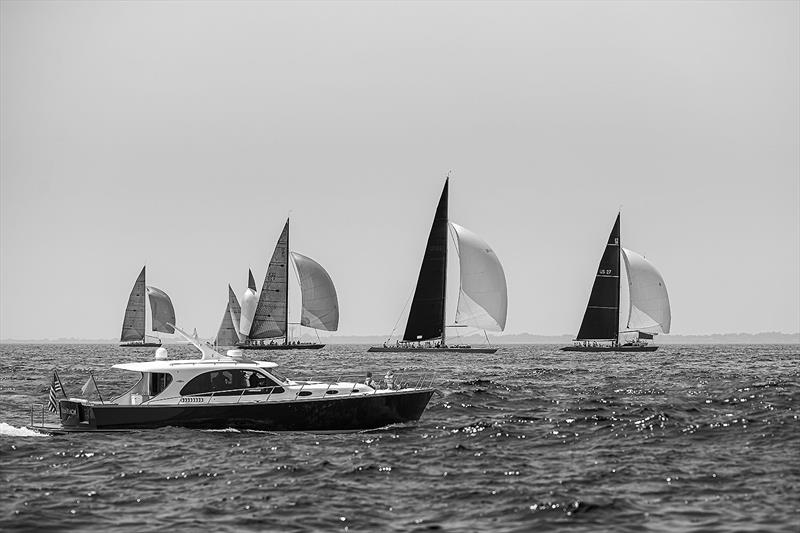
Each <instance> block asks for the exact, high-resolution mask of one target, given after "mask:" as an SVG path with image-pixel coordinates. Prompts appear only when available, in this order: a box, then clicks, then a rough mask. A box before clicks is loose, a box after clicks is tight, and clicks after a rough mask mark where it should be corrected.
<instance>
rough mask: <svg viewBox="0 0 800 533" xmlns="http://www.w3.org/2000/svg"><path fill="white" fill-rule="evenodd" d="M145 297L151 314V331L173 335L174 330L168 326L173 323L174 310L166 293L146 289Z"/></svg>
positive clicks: (154, 289) (159, 290) (154, 288)
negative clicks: (148, 300)
mask: <svg viewBox="0 0 800 533" xmlns="http://www.w3.org/2000/svg"><path fill="white" fill-rule="evenodd" d="M147 296H148V298H149V299H150V310H151V311H152V313H153V331H160V332H161V333H175V328H173V327H172V326H171V325H170V324H174V323H175V309H174V308H173V307H172V300H170V299H169V296H167V293H166V292H164V291H162V290H161V289H157V288H156V287H147Z"/></svg>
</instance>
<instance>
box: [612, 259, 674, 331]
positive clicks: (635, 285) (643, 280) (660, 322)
mask: <svg viewBox="0 0 800 533" xmlns="http://www.w3.org/2000/svg"><path fill="white" fill-rule="evenodd" d="M622 258H623V260H624V262H625V269H626V271H627V274H628V290H629V293H630V311H629V314H628V320H627V329H629V330H636V331H644V332H646V333H669V327H670V322H671V321H672V314H671V312H670V308H669V296H668V295H667V285H666V283H664V278H663V277H662V276H661V273H660V272H659V271H658V270H656V267H654V266H653V265H652V263H650V262H649V261H648V260H647V259H645V258H644V257H642V256H641V255H639V254H637V253H636V252H634V251H631V250H628V249H627V248H623V249H622Z"/></svg>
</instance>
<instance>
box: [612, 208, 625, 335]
mask: <svg viewBox="0 0 800 533" xmlns="http://www.w3.org/2000/svg"><path fill="white" fill-rule="evenodd" d="M621 216H622V211H617V222H616V224H615V225H614V227H615V228H616V229H617V250H618V254H619V255H618V259H617V291H616V293H615V294H616V295H617V299H616V301H615V303H614V305H615V307H616V308H617V314H616V317H617V328H616V330H615V331H616V332H617V333H616V335H615V337H614V344H619V298H620V291H621V290H622V287H621V284H622V269H623V268H624V264H623V262H622V228H620V220H619V219H620V217H621Z"/></svg>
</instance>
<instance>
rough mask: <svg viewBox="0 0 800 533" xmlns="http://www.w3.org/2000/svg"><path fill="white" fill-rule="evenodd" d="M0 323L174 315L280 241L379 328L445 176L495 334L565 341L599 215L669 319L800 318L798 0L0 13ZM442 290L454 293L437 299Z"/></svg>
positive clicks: (718, 324) (64, 331)
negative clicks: (503, 320)
mask: <svg viewBox="0 0 800 533" xmlns="http://www.w3.org/2000/svg"><path fill="white" fill-rule="evenodd" d="M0 21H1V22H0V24H2V28H1V29H2V35H1V36H0V39H2V42H1V43H0V44H1V45H2V67H1V71H0V89H1V90H2V95H1V97H2V98H1V102H0V105H1V108H0V111H1V117H2V118H1V122H2V124H1V132H0V133H1V135H2V139H0V143H1V144H0V150H1V151H0V208H1V209H0V224H1V227H0V337H2V338H45V337H48V338H55V337H62V336H63V337H84V338H109V337H115V336H117V335H119V330H120V327H121V322H122V315H123V311H124V307H125V302H126V300H127V297H128V293H129V291H130V289H131V287H132V285H133V282H134V280H135V278H136V275H137V274H138V272H139V270H140V269H141V267H142V265H143V264H145V263H146V264H147V266H148V284H152V285H155V286H157V287H159V288H161V289H164V290H165V291H167V292H168V293H169V294H170V296H171V297H172V300H173V302H174V304H175V308H176V312H177V314H178V322H179V324H180V325H183V326H185V327H186V328H188V329H191V328H193V327H196V328H197V329H198V331H199V332H200V333H201V335H204V336H211V335H214V333H215V332H216V329H217V326H218V325H219V321H220V318H221V316H222V312H223V310H224V308H225V303H226V291H227V287H226V285H227V283H229V282H230V283H231V284H232V285H233V287H234V289H235V290H236V291H237V293H239V294H241V292H242V291H243V289H244V288H245V287H246V281H247V278H246V275H247V268H248V267H252V268H253V271H254V274H255V275H256V278H257V279H258V282H259V285H260V283H261V280H262V279H263V277H264V274H265V271H266V263H267V261H268V260H269V257H270V256H271V254H272V249H273V247H274V246H275V241H276V240H277V238H278V235H279V233H280V231H281V228H282V226H283V222H284V220H285V218H286V216H287V214H288V213H289V211H290V210H291V214H292V234H291V244H292V248H293V249H295V250H297V251H298V252H300V253H303V254H305V255H308V256H310V257H312V258H314V259H316V260H317V261H319V262H320V263H321V264H323V265H324V266H325V267H326V269H327V270H328V271H329V273H330V274H331V277H332V278H333V280H334V283H335V284H336V286H337V290H338V294H339V303H340V308H341V320H340V331H341V332H342V333H343V334H383V333H388V332H389V331H390V330H391V328H392V326H393V325H394V324H395V322H396V321H397V319H398V317H399V316H400V313H401V310H402V308H403V304H404V303H405V302H406V301H407V299H408V297H409V296H410V294H411V292H412V291H413V288H414V284H415V282H416V276H417V274H418V271H419V263H420V260H421V258H422V253H423V248H424V245H425V240H426V239H427V235H428V231H429V228H430V224H431V221H432V217H433V211H434V208H435V206H436V202H437V201H438V197H439V194H440V191H441V187H442V184H443V179H444V176H445V174H446V173H447V172H448V170H450V169H452V170H453V171H454V172H453V179H452V181H451V197H450V214H451V219H452V220H453V221H455V222H458V223H459V224H461V225H463V226H466V227H467V228H469V229H471V230H473V231H475V232H476V233H478V234H479V235H481V236H482V237H483V238H485V239H486V240H487V241H488V242H489V243H490V244H491V246H492V247H493V248H494V250H495V252H496V253H497V255H498V256H499V257H500V259H501V261H502V262H503V265H504V268H505V271H506V277H507V279H508V286H509V312H508V325H507V328H506V330H507V331H508V332H511V333H516V332H523V331H527V332H531V333H542V334H559V333H575V332H576V331H577V329H578V326H579V324H580V320H581V318H582V316H583V311H584V309H585V306H586V302H587V299H588V295H589V291H590V289H591V284H592V282H593V276H594V272H595V269H596V267H597V263H598V261H599V259H600V255H601V254H602V251H603V247H604V243H605V240H606V238H607V236H608V233H609V231H610V229H611V225H612V223H613V220H614V217H615V215H616V211H617V209H619V207H620V206H622V242H623V245H624V246H626V247H628V248H631V249H633V250H636V251H638V252H639V253H642V254H643V255H645V256H646V257H647V258H648V259H650V260H651V261H652V262H653V263H654V264H655V265H656V266H657V267H658V268H659V270H660V271H661V272H662V274H663V275H664V277H665V280H666V282H667V287H668V290H669V295H670V299H671V301H672V313H673V321H672V326H673V327H672V332H673V333H679V334H693V333H706V332H738V331H743V332H758V331H766V330H770V331H771V330H779V331H785V332H795V331H797V330H798V329H799V327H800V326H798V323H800V287H799V285H798V284H799V281H798V278H800V214H799V213H800V102H799V100H800V96H798V95H800V73H799V72H798V69H799V68H800V67H799V65H800V42H799V40H798V39H799V38H798V35H800V22H799V21H800V3H798V2H789V1H786V2H736V3H729V2H721V1H720V2H708V3H699V2H680V3H679V2H663V3H646V2H641V3H634V2H619V3H613V2H609V3H602V2H588V3H581V2H568V3H547V2H530V3H523V2H516V3H505V4H502V3H496V2H494V3H479V2H469V3H457V2H447V3H434V4H430V3H403V4H394V3H366V2H363V3H362V2H358V3H334V2H323V3H297V4H281V3H272V2H269V3H268V2H263V3H262V2H247V3H224V4H223V3H213V2H201V3H191V2H175V3H160V2H159V3H156V2H153V3H121V2H98V3H79V2H52V3H51V2H20V3H18V2H7V1H3V2H2V4H0ZM450 303H451V305H450V308H451V313H452V308H453V307H454V306H455V301H451V302H450Z"/></svg>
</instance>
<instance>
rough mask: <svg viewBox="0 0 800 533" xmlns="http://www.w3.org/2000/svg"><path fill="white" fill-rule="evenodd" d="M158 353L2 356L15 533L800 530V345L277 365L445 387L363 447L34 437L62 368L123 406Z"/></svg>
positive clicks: (2, 465) (208, 434)
mask: <svg viewBox="0 0 800 533" xmlns="http://www.w3.org/2000/svg"><path fill="white" fill-rule="evenodd" d="M179 354H186V355H189V354H191V351H190V348H188V347H185V346H176V347H170V356H171V357H177V356H179ZM151 356H152V354H151V351H150V350H133V351H131V350H123V349H120V348H118V347H116V346H105V345H86V346H77V345H61V346H59V345H38V346H37V345H0V376H2V381H0V406H2V409H0V530H2V531H26V530H30V531H35V530H46V529H50V528H59V529H66V530H95V531H100V530H102V531H137V532H138V531H163V530H166V529H167V528H171V529H174V530H175V531H185V530H190V529H198V528H199V529H201V530H204V531H205V530H214V531H242V530H259V531H389V530H395V531H436V530H441V531H492V532H507V531H533V530H568V531H604V530H614V531H636V532H641V531H792V532H796V531H798V530H800V420H798V415H799V414H800V364H798V363H800V347H798V346H777V345H773V346H662V347H661V348H660V349H659V350H658V351H657V352H655V353H646V354H625V355H616V354H580V353H569V352H560V351H558V350H557V347H555V346H504V347H502V348H501V349H500V351H499V352H498V353H497V354H495V355H463V354H450V355H440V356H437V357H435V358H425V357H423V356H411V357H407V356H406V355H405V354H370V353H366V352H365V347H359V346H329V347H327V348H326V349H324V350H321V351H318V352H301V351H297V352H275V353H272V354H271V355H270V356H267V357H271V358H272V359H273V360H275V361H276V362H278V363H279V364H280V365H281V368H282V369H283V370H284V372H285V373H287V374H289V375H290V376H292V377H298V378H302V377H309V376H310V375H334V374H339V373H340V372H342V371H343V370H345V371H352V372H353V373H355V374H357V375H362V374H363V372H365V371H366V370H372V371H373V372H374V373H375V374H381V375H382V374H383V372H384V371H385V370H387V369H389V368H392V369H394V370H395V371H396V372H397V371H407V372H435V373H436V374H437V376H438V378H437V381H436V387H437V388H438V393H437V394H436V395H434V397H433V399H432V400H431V402H430V404H429V405H428V408H427V410H426V411H425V413H424V414H423V416H422V419H421V420H420V421H419V423H418V424H416V425H411V426H403V427H390V428H384V429H380V430H375V431H368V432H362V433H347V434H308V433H262V432H237V431H233V430H227V431H196V430H187V429H181V428H164V429H159V430H151V431H138V432H131V433H122V434H71V435H63V436H46V435H42V434H39V433H37V432H33V431H30V430H28V429H25V427H24V426H26V425H27V424H28V423H29V412H28V407H29V405H30V404H31V403H44V402H46V399H47V389H48V385H49V381H50V376H51V373H50V369H51V368H52V367H53V366H56V367H58V368H59V369H60V370H61V377H62V381H63V383H64V386H65V388H66V389H67V392H68V393H71V394H72V395H76V394H78V393H79V389H80V386H81V385H82V384H83V383H84V382H85V381H86V378H87V377H88V375H89V371H94V372H95V375H96V377H97V382H98V385H99V387H100V391H101V393H102V392H105V393H106V395H110V394H111V393H113V392H114V391H121V390H122V389H123V388H124V387H125V386H126V385H129V384H131V383H132V380H130V379H129V378H128V376H125V375H124V374H123V373H121V372H116V371H114V372H109V371H108V368H109V367H110V366H111V365H112V364H114V363H118V362H124V361H130V360H146V359H149V358H150V357H151ZM190 357H194V354H192V355H190ZM50 421H51V422H54V421H55V419H54V418H51V419H50Z"/></svg>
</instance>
